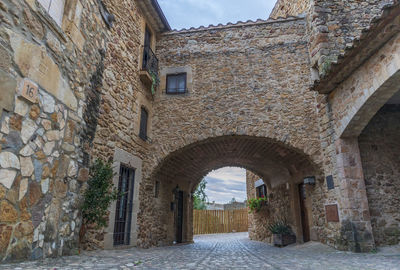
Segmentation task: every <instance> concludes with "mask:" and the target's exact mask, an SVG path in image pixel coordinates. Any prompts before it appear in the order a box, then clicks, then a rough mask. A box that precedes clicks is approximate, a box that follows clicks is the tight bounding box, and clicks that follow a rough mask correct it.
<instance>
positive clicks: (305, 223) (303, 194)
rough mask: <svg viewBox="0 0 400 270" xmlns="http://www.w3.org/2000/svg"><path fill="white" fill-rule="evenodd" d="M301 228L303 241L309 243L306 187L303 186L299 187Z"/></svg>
mask: <svg viewBox="0 0 400 270" xmlns="http://www.w3.org/2000/svg"><path fill="white" fill-rule="evenodd" d="M299 198H300V211H301V213H300V214H301V226H302V228H303V241H304V242H308V241H310V225H309V221H308V213H307V208H306V187H305V185H304V184H300V185H299Z"/></svg>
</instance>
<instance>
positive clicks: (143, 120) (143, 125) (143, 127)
mask: <svg viewBox="0 0 400 270" xmlns="http://www.w3.org/2000/svg"><path fill="white" fill-rule="evenodd" d="M148 118H149V114H148V112H147V111H146V109H145V108H143V107H142V110H141V112H140V131H139V137H140V138H141V139H143V140H147V121H148Z"/></svg>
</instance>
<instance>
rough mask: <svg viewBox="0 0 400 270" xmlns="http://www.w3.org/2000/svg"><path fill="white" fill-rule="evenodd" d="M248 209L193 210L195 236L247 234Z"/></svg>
mask: <svg viewBox="0 0 400 270" xmlns="http://www.w3.org/2000/svg"><path fill="white" fill-rule="evenodd" d="M247 230H248V209H247V208H244V209H237V210H193V234H212V233H230V232H247Z"/></svg>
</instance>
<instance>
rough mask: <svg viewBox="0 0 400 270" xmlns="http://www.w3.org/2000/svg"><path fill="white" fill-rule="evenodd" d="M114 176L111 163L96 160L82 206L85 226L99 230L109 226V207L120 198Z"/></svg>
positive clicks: (91, 169)
mask: <svg viewBox="0 0 400 270" xmlns="http://www.w3.org/2000/svg"><path fill="white" fill-rule="evenodd" d="M113 175H114V174H113V170H112V167H111V163H104V162H103V161H101V160H96V161H95V163H94V165H93V166H92V167H91V168H90V178H89V180H88V188H87V189H86V191H85V194H84V201H83V205H82V217H83V222H84V223H85V224H95V225H97V227H98V228H101V227H105V226H106V225H107V217H108V213H107V211H108V207H109V206H110V204H111V202H112V201H115V200H116V199H118V196H119V194H118V191H117V190H116V189H115V188H114V185H113V182H112V178H113Z"/></svg>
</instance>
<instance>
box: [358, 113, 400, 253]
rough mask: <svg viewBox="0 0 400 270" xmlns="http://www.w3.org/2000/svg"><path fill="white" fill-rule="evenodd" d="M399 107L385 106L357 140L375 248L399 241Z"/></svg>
mask: <svg viewBox="0 0 400 270" xmlns="http://www.w3.org/2000/svg"><path fill="white" fill-rule="evenodd" d="M399 119H400V106H399V105H385V106H384V107H383V108H382V109H381V110H380V111H379V112H378V113H377V114H376V115H375V116H374V118H373V119H372V120H371V122H370V123H369V124H368V126H367V127H366V128H365V129H364V130H363V132H362V133H361V135H360V136H359V138H358V142H359V147H360V154H361V159H362V165H363V171H364V177H365V185H366V188H367V197H368V203H369V209H370V213H371V222H372V229H373V233H374V239H375V243H376V244H377V245H378V246H384V245H395V244H398V243H399V242H400V211H399V208H400V199H399V198H400V189H399V186H400V158H399V149H400V142H399V138H400V120H399Z"/></svg>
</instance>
